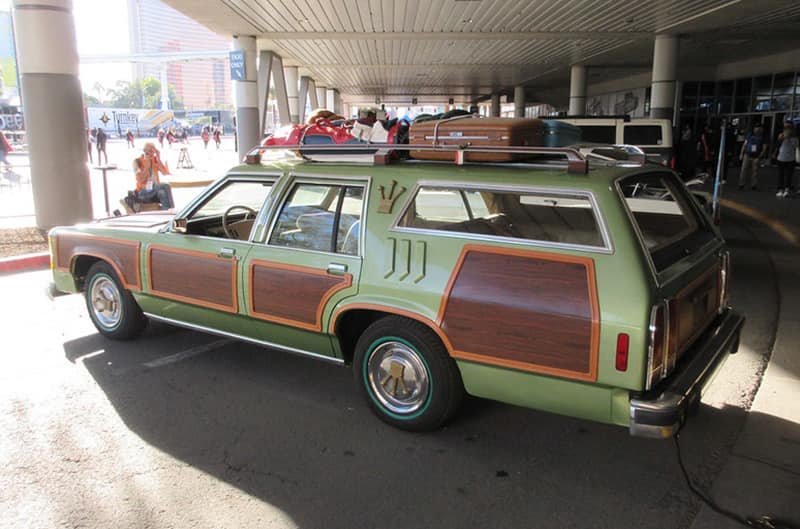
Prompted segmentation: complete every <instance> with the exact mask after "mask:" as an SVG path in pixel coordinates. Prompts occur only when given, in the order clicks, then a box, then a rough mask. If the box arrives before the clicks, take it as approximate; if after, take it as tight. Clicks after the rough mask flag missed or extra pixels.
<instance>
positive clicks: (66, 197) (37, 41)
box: [13, 0, 133, 229]
mask: <svg viewBox="0 0 800 529" xmlns="http://www.w3.org/2000/svg"><path fill="white" fill-rule="evenodd" d="M13 15H14V24H15V28H16V31H15V34H16V45H17V54H18V59H19V62H18V67H19V76H20V85H21V86H20V88H21V91H22V97H23V101H24V103H25V106H24V114H25V116H24V117H25V131H26V138H27V141H28V149H29V152H30V161H31V182H32V187H33V203H34V210H35V212H36V225H37V226H38V227H39V228H41V229H49V228H52V227H53V226H57V225H61V224H74V223H76V222H83V221H87V220H90V219H91V218H92V192H91V184H90V181H89V170H88V168H87V167H86V161H87V148H86V146H87V141H88V137H87V135H86V128H85V127H86V126H85V122H84V114H83V94H82V92H81V83H80V80H79V79H78V47H77V43H76V40H75V22H74V19H73V16H72V1H71V0H48V1H47V2H42V0H14V13H13ZM131 184H133V182H131Z"/></svg>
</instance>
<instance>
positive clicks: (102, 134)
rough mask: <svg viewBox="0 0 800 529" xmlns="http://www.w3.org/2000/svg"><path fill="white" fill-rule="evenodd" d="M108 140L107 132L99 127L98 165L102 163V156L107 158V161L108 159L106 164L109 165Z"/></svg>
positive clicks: (97, 139)
mask: <svg viewBox="0 0 800 529" xmlns="http://www.w3.org/2000/svg"><path fill="white" fill-rule="evenodd" d="M107 140H108V135H107V134H106V131H104V130H103V129H101V128H99V127H98V129H97V138H96V141H97V163H98V165H99V164H100V163H101V162H100V156H101V155H102V156H104V157H105V159H106V163H105V164H106V165H108V153H107V152H106V141H107Z"/></svg>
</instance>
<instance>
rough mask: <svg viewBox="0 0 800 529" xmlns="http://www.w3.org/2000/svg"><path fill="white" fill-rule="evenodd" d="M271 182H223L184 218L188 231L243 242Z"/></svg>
mask: <svg viewBox="0 0 800 529" xmlns="http://www.w3.org/2000/svg"><path fill="white" fill-rule="evenodd" d="M273 183H274V182H272V181H261V180H235V179H231V180H229V181H228V182H225V184H223V185H222V186H220V187H219V188H218V189H216V190H215V191H214V193H213V194H212V195H211V196H210V197H208V198H207V199H206V200H205V201H204V202H203V203H201V204H200V205H199V206H198V207H197V208H196V209H195V210H194V211H192V212H191V213H190V214H189V215H188V216H187V217H186V220H187V221H188V224H187V232H188V233H190V234H193V235H204V236H206V237H219V238H225V239H238V240H246V239H247V238H248V236H249V235H250V231H251V229H252V227H253V223H254V222H255V218H256V216H257V214H258V211H259V210H260V209H261V206H262V205H263V204H264V201H265V200H266V198H267V196H268V195H269V193H270V191H271V190H272V186H273Z"/></svg>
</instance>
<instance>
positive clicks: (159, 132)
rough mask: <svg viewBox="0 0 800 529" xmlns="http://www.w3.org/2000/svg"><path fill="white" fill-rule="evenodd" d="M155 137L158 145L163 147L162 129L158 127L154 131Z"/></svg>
mask: <svg viewBox="0 0 800 529" xmlns="http://www.w3.org/2000/svg"><path fill="white" fill-rule="evenodd" d="M156 137H157V138H158V145H159V146H160V147H161V148H162V149H163V148H164V129H163V128H160V129H158V132H157V133H156Z"/></svg>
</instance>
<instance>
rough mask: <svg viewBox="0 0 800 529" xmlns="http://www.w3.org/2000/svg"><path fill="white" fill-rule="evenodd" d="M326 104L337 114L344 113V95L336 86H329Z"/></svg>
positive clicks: (326, 106)
mask: <svg viewBox="0 0 800 529" xmlns="http://www.w3.org/2000/svg"><path fill="white" fill-rule="evenodd" d="M325 100H326V105H325V108H327V109H328V110H330V111H331V112H333V113H335V114H339V115H341V113H342V97H341V96H340V95H339V91H338V90H336V89H335V88H328V89H327V90H326V94H325Z"/></svg>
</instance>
